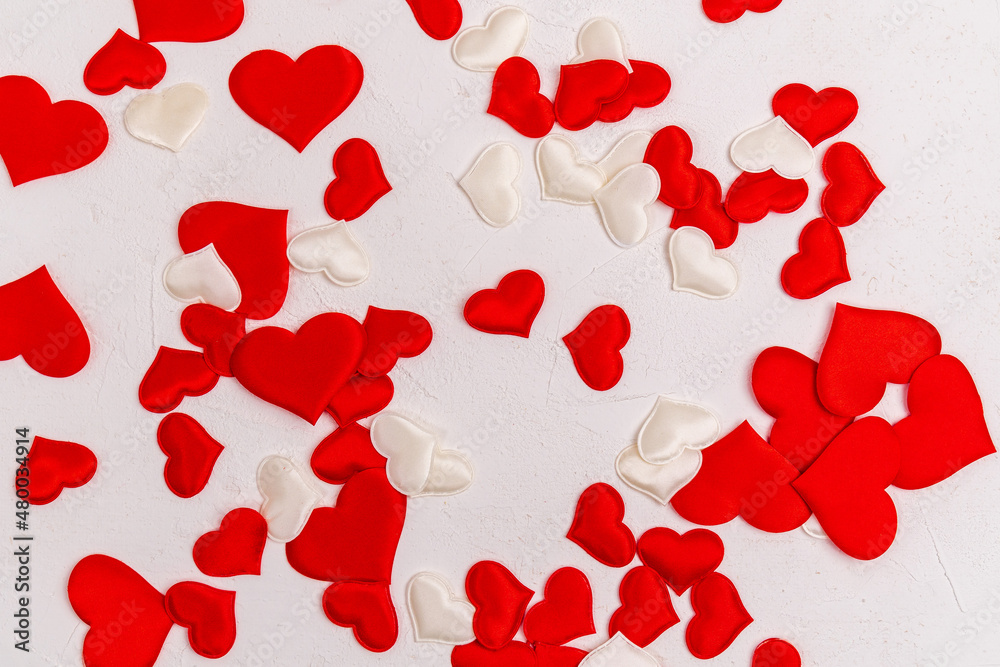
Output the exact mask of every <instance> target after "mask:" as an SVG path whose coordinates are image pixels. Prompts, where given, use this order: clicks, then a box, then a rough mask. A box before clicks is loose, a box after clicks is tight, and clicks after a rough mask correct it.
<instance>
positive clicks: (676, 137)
mask: <svg viewBox="0 0 1000 667" xmlns="http://www.w3.org/2000/svg"><path fill="white" fill-rule="evenodd" d="M693 155H694V146H693V145H692V143H691V137H689V136H688V133H687V132H685V131H684V130H683V129H681V128H680V127H677V126H676V125H668V126H667V127H665V128H663V129H661V130H660V131H658V132H657V133H656V134H654V135H653V138H652V139H650V140H649V145H648V146H646V153H645V155H644V156H643V158H642V161H643V162H645V163H646V164H648V165H651V166H652V167H653V168H654V169H656V173H657V174H659V175H660V196H659V199H660V201H661V202H663V203H664V204H666V205H667V206H669V207H671V208H673V209H686V208H692V207H693V206H695V205H697V203H698V201H699V200H700V199H701V196H702V193H703V191H704V185H703V182H702V178H701V170H700V169H698V167H696V166H694V165H693V164H691V158H692V156H693Z"/></svg>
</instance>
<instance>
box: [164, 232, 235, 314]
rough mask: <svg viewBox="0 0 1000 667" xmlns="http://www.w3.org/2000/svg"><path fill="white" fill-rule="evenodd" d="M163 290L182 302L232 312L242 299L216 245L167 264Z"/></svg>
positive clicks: (212, 244)
mask: <svg viewBox="0 0 1000 667" xmlns="http://www.w3.org/2000/svg"><path fill="white" fill-rule="evenodd" d="M163 288H164V289H165V290H167V294H169V295H170V296H172V297H173V298H175V299H177V300H178V301H180V302H181V303H210V304H212V305H213V306H217V307H218V308H221V309H223V310H230V311H232V310H235V309H236V307H237V306H239V305H240V301H242V299H243V297H242V293H241V290H240V284H239V282H237V280H236V276H234V275H233V272H232V271H230V270H229V267H228V266H226V263H225V262H223V261H222V258H221V257H219V253H218V251H217V250H216V249H215V244H214V243H209V244H208V245H207V246H205V247H204V248H201V249H199V250H196V251H194V252H190V253H188V254H186V255H182V256H181V257H178V258H177V259H175V260H173V261H172V262H170V263H169V264H167V268H165V269H164V270H163Z"/></svg>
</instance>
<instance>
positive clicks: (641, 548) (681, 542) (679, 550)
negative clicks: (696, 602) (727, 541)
mask: <svg viewBox="0 0 1000 667" xmlns="http://www.w3.org/2000/svg"><path fill="white" fill-rule="evenodd" d="M637 549H638V553H639V560H641V561H642V563H643V565H646V566H647V567H650V568H652V569H653V570H655V571H656V573H657V574H658V575H660V578H661V579H663V581H664V583H666V584H667V585H668V586H670V588H672V589H673V591H674V592H675V593H677V594H678V595H683V594H684V591H686V590H687V589H689V588H691V586H693V585H694V584H695V583H696V582H698V581H700V580H702V579H704V578H705V577H706V576H708V575H709V574H711V573H712V572H715V570H716V569H717V568H718V567H719V565H721V564H722V558H723V556H724V555H725V546H724V545H723V544H722V540H721V539H719V536H718V535H716V534H715V533H713V532H712V531H710V530H705V529H703V528H696V529H694V530H689V531H688V532H686V533H684V534H683V535H681V534H680V533H678V532H676V531H673V530H670V529H669V528H652V529H650V530H647V531H646V532H645V533H643V534H642V536H640V537H639V541H638V543H637Z"/></svg>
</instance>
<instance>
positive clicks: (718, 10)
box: [701, 0, 781, 23]
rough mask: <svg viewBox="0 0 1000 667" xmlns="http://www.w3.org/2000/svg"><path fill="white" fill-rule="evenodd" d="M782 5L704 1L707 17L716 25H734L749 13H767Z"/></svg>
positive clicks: (776, 0)
mask: <svg viewBox="0 0 1000 667" xmlns="http://www.w3.org/2000/svg"><path fill="white" fill-rule="evenodd" d="M780 4H781V0H702V2H701V6H702V8H703V9H704V10H705V15H706V16H708V18H710V19H711V20H713V21H715V22H716V23H732V22H733V21H735V20H737V19H739V18H742V16H743V15H744V14H745V13H746V12H747V11H751V12H757V13H761V14H763V13H766V12H769V11H771V10H772V9H775V8H776V7H777V6H778V5H780Z"/></svg>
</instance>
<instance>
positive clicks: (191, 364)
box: [139, 347, 219, 413]
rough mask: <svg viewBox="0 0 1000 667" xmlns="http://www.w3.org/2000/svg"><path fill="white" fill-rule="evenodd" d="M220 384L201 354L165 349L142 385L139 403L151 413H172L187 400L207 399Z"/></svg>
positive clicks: (151, 366) (157, 354) (150, 368)
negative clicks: (193, 397) (189, 397)
mask: <svg viewBox="0 0 1000 667" xmlns="http://www.w3.org/2000/svg"><path fill="white" fill-rule="evenodd" d="M218 382H219V375H218V374H217V373H216V372H215V371H213V370H212V369H211V368H209V367H208V365H207V364H206V363H205V357H204V356H203V355H202V354H201V353H200V352H193V351H191V350H176V349H174V348H172V347H161V348H160V349H159V350H158V351H157V353H156V358H155V359H153V363H152V364H150V366H149V370H148V371H146V375H145V376H144V377H143V378H142V382H141V383H140V384H139V403H141V404H142V407H144V408H146V409H147V410H149V411H150V412H159V413H164V412H170V411H171V410H173V409H174V408H176V407H177V406H178V405H180V404H181V401H183V400H184V397H185V396H204V395H205V394H207V393H208V392H210V391H212V390H213V389H214V388H215V385H216V384H218Z"/></svg>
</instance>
